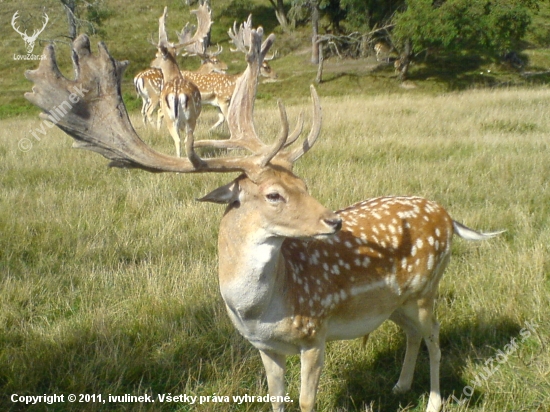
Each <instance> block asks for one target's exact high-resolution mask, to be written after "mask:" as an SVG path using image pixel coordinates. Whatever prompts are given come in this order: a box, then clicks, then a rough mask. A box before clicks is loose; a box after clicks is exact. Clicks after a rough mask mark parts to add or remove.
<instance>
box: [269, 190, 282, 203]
mask: <svg viewBox="0 0 550 412" xmlns="http://www.w3.org/2000/svg"><path fill="white" fill-rule="evenodd" d="M265 198H266V199H267V201H268V202H271V203H280V202H285V198H284V197H282V196H281V195H280V194H279V193H277V192H273V193H268V194H267V195H265Z"/></svg>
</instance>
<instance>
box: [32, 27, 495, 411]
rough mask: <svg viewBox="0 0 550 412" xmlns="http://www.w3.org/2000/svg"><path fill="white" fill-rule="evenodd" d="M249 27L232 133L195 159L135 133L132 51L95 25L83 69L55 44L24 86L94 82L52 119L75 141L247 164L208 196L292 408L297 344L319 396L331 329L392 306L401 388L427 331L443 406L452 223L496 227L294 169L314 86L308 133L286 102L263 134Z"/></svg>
mask: <svg viewBox="0 0 550 412" xmlns="http://www.w3.org/2000/svg"><path fill="white" fill-rule="evenodd" d="M262 35H263V31H262V30H261V28H260V29H258V30H257V31H255V30H251V41H250V48H249V51H248V53H247V62H248V67H247V69H246V71H245V72H244V73H243V75H242V76H241V77H240V78H239V79H238V81H237V84H236V86H235V92H234V95H233V98H232V103H231V105H230V107H229V111H228V119H227V120H228V126H229V130H230V133H231V137H230V138H229V139H228V140H215V141H211V142H208V141H203V142H202V143H201V141H198V142H194V141H193V140H192V137H193V136H192V135H190V136H189V140H188V142H187V143H188V144H187V145H186V149H187V158H175V157H172V156H166V155H163V154H160V153H157V152H155V151H154V150H152V149H151V148H150V147H148V146H147V145H146V144H145V143H144V142H143V141H142V140H141V139H139V137H138V136H137V135H136V133H135V131H134V129H133V128H132V126H131V124H130V122H129V120H128V115H127V113H126V111H125V108H124V105H123V103H122V97H121V95H120V84H121V81H122V74H123V71H124V68H125V67H126V64H127V63H124V62H122V63H121V62H118V61H116V60H114V59H113V58H112V57H111V56H110V55H109V54H108V52H107V50H106V49H105V47H104V46H103V45H100V52H99V53H97V54H96V55H93V54H91V52H90V47H89V40H88V38H87V37H85V36H84V37H79V38H78V39H77V40H76V41H75V44H74V49H75V52H74V55H75V56H76V57H77V58H75V60H74V64H75V65H76V70H75V72H76V73H77V78H76V79H75V80H74V81H69V80H67V79H65V78H64V77H63V76H62V75H61V74H60V72H59V69H58V68H57V64H56V62H55V56H54V53H53V47H52V46H48V47H47V48H46V49H45V51H44V56H45V57H46V58H45V59H44V60H42V61H41V62H40V66H39V68H38V69H37V70H34V71H30V72H27V73H26V76H27V78H29V79H30V80H32V81H33V82H34V83H35V85H34V87H33V92H32V93H27V94H26V97H27V99H29V100H30V101H31V102H32V103H34V104H35V105H37V106H39V107H40V108H41V109H42V110H43V111H44V112H45V114H44V116H46V115H47V113H48V112H49V111H51V110H53V109H54V108H55V107H58V106H59V105H60V104H61V103H62V102H63V101H64V100H65V99H66V96H67V95H68V94H69V93H70V91H71V87H73V85H74V84H80V85H81V87H83V88H85V89H87V90H89V91H88V92H87V93H86V95H85V96H84V97H83V98H82V100H81V101H80V102H79V105H78V107H75V108H71V110H69V111H68V112H67V113H66V115H65V116H64V117H63V118H62V119H60V121H59V122H58V123H57V126H58V127H60V128H61V129H62V130H64V131H66V132H67V133H68V134H70V135H71V136H72V137H74V138H75V139H76V140H77V146H78V147H82V148H85V149H88V150H93V151H96V152H98V153H100V154H102V155H103V156H105V157H107V158H109V159H111V165H112V166H118V167H132V168H141V169H144V170H147V171H150V172H179V173H201V172H203V173H204V172H235V171H240V172H241V173H242V174H241V175H240V176H239V177H237V178H236V179H234V180H233V181H231V182H229V183H228V184H226V185H225V186H222V187H219V188H218V189H216V190H214V191H212V192H211V193H209V194H208V195H206V196H205V197H203V198H202V199H201V200H203V201H209V202H215V203H222V204H226V205H227V207H226V210H225V213H224V215H223V218H222V220H221V223H220V229H219V238H218V253H219V264H218V268H219V269H218V270H219V284H220V290H221V294H222V297H223V299H224V302H225V304H226V307H227V310H228V314H229V317H230V318H231V320H232V321H233V323H234V325H235V327H236V328H237V329H238V330H239V332H240V333H241V334H242V335H243V336H244V337H245V338H246V339H248V340H249V341H250V342H251V344H252V345H254V346H255V347H256V348H258V350H259V351H260V354H261V358H262V361H263V363H264V365H265V369H266V373H267V382H268V386H269V394H270V395H271V396H274V397H278V398H275V402H273V403H272V406H273V410H274V411H277V412H280V411H283V410H284V403H283V402H282V401H281V400H282V399H283V398H284V396H285V394H286V392H285V379H284V374H285V365H286V362H285V358H286V356H287V355H293V354H299V355H300V356H301V365H302V366H301V390H300V409H301V411H302V412H311V411H312V410H313V409H314V405H315V397H316V393H317V387H318V383H319V379H320V376H321V370H322V367H323V362H324V355H325V346H326V342H327V341H330V340H336V339H353V338H357V337H363V336H365V335H368V334H369V333H370V332H372V331H373V330H375V329H376V328H377V327H378V326H379V325H380V324H382V323H383V322H384V321H385V320H387V319H389V320H391V321H393V322H395V323H396V324H398V325H400V326H401V327H402V328H403V329H404V331H405V333H406V335H407V349H406V354H405V360H404V362H403V367H402V371H401V374H400V376H399V380H398V382H397V384H396V385H395V388H394V390H395V391H396V392H402V391H406V390H408V389H409V388H410V386H411V383H412V379H413V372H414V367H415V363H416V358H417V355H418V350H419V347H420V343H421V341H422V340H424V342H425V343H426V346H427V347H428V353H429V358H430V375H431V379H430V396H429V400H428V407H427V411H429V412H436V411H439V410H440V409H441V404H442V401H441V396H440V390H439V363H440V356H441V353H440V349H439V325H438V323H437V321H436V319H435V316H434V314H433V307H434V299H435V297H436V295H437V288H438V283H439V280H440V279H441V276H442V275H443V272H444V270H445V268H446V266H447V264H448V262H449V259H450V253H451V242H452V238H453V235H454V234H458V235H461V236H465V237H466V238H487V237H491V236H494V235H495V234H496V233H489V234H477V235H473V233H476V232H474V231H472V230H471V229H467V228H466V227H464V226H463V225H460V224H457V223H453V220H452V219H451V217H450V216H449V214H448V213H447V212H446V211H445V209H444V208H443V207H442V206H440V205H439V204H437V203H435V202H432V201H429V200H426V199H423V198H419V197H382V198H377V199H370V200H366V201H363V202H360V203H357V204H355V205H352V206H349V207H347V208H345V209H342V210H340V211H338V212H332V211H330V210H329V209H327V208H326V207H324V206H323V205H321V204H320V203H319V202H318V201H317V200H316V199H315V198H313V197H312V196H311V195H310V194H309V193H308V191H307V187H306V185H305V183H304V182H303V181H302V180H301V179H300V178H299V177H297V176H296V175H294V174H293V173H292V167H293V164H294V163H295V162H296V161H297V160H298V159H299V158H300V157H301V156H303V155H304V154H306V153H307V152H308V150H310V149H311V147H313V145H314V144H315V142H316V140H317V138H318V136H319V134H320V131H321V108H320V103H319V98H318V96H317V93H316V91H315V89H314V88H313V87H312V88H311V96H312V101H313V115H312V118H313V121H312V126H311V131H310V133H309V135H308V136H307V137H306V139H305V140H304V141H303V142H302V143H301V144H300V145H298V147H295V148H292V147H291V146H290V144H291V142H292V141H294V140H296V138H297V137H298V135H299V134H300V131H301V126H302V125H301V123H302V122H301V120H300V121H299V122H298V123H299V126H298V128H297V129H296V131H295V132H293V133H289V127H288V126H289V125H288V121H287V117H286V112H285V110H284V107H283V106H282V104H280V103H279V115H280V118H281V124H282V127H281V131H280V133H279V136H278V137H277V138H276V139H274V140H273V143H272V144H270V145H266V144H265V143H263V142H262V140H260V139H259V138H258V136H257V134H256V131H255V128H254V124H253V108H254V99H255V94H256V88H257V79H258V75H259V71H260V67H261V63H262V60H263V58H264V57H265V55H266V53H267V52H268V50H269V48H270V47H271V45H272V43H273V41H274V37H273V35H271V36H269V37H268V38H267V39H266V40H265V42H264V43H263V44H262V39H263V36H262ZM200 145H208V146H212V147H226V148H233V149H244V150H247V151H248V152H251V154H249V155H248V156H240V157H225V158H205V159H202V158H200V157H199V156H198V155H197V153H195V152H194V149H195V147H197V146H200Z"/></svg>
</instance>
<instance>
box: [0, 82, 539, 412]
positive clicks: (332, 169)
mask: <svg viewBox="0 0 550 412" xmlns="http://www.w3.org/2000/svg"><path fill="white" fill-rule="evenodd" d="M325 88H329V86H327V85H326V84H322V85H320V86H319V93H320V95H321V102H322V106H323V132H322V136H321V137H320V141H319V142H318V143H317V145H316V146H315V148H314V149H313V150H312V151H311V152H309V153H308V154H307V156H305V157H304V159H303V160H301V161H300V162H299V163H298V164H297V166H296V173H297V174H298V175H300V176H302V177H303V178H304V179H305V180H306V181H307V182H308V185H309V187H310V191H311V192H312V194H313V195H314V196H315V197H316V198H318V199H319V200H320V201H321V202H322V203H323V204H325V205H327V206H328V207H331V208H333V209H339V208H342V207H345V206H347V205H348V204H351V203H353V202H356V201H359V200H362V199H365V198H369V197H374V196H379V195H389V194H396V195H399V194H405V195H407V194H415V195H421V196H425V197H428V198H431V199H434V200H437V201H438V202H440V203H441V204H443V205H444V206H445V207H446V208H447V210H448V211H449V212H450V213H451V215H452V217H453V218H454V219H457V220H459V221H462V222H464V223H465V224H467V225H469V226H471V227H474V228H477V229H480V230H496V229H507V232H506V233H505V234H504V235H502V236H500V237H499V238H497V239H494V240H491V241H488V242H482V243H469V242H466V241H463V240H460V239H457V240H456V241H455V243H454V246H453V259H452V261H451V265H450V267H449V269H448V271H447V273H446V274H445V276H444V277H443V280H442V282H441V287H440V298H439V301H438V304H437V314H438V317H439V320H440V322H441V325H442V326H441V345H442V366H441V387H442V394H443V396H444V397H445V398H446V399H447V406H446V407H447V410H449V411H453V412H454V411H464V412H466V411H467V412H470V411H476V412H477V411H487V412H489V411H491V412H493V411H504V410H514V411H546V410H548V409H547V405H548V402H549V401H550V395H549V394H550V378H549V375H548V373H549V370H550V356H549V355H548V351H547V349H546V348H547V347H548V344H549V337H550V328H549V326H548V321H547V318H548V316H547V314H548V310H549V309H550V266H549V265H548V262H547V261H548V254H549V251H550V250H549V245H550V229H549V228H550V213H549V212H548V205H549V204H550V190H549V188H548V176H549V174H550V166H549V162H548V150H549V144H548V139H547V136H548V133H549V131H550V118H549V117H548V115H547V113H548V112H549V111H550V90H548V89H547V88H526V89H516V88H509V89H500V90H494V91H483V90H471V91H465V92H460V93H445V94H440V95H432V94H422V93H418V92H414V93H412V94H408V95H407V94H380V95H375V96H368V95H365V96H359V97H357V96H351V97H343V98H342V97H331V96H326V94H325ZM327 94H330V91H329V92H328V93H327ZM274 95H275V93H274ZM288 106H289V107H288V111H289V118H290V119H291V121H293V120H295V119H296V118H297V116H298V112H299V111H300V110H301V109H302V108H305V109H306V114H308V113H309V102H308V99H307V90H304V92H303V98H302V99H297V98H296V99H294V101H293V102H292V103H291V104H289V105H288ZM215 117H216V114H215V112H214V111H211V110H206V111H205V116H204V117H202V118H201V119H200V123H199V125H198V128H197V135H198V137H199V138H201V137H203V136H205V134H206V130H207V129H208V127H209V125H211V124H212V123H213V122H214V119H215ZM256 119H257V126H258V130H259V134H260V135H261V136H265V138H266V139H269V138H270V137H271V138H273V137H275V136H276V134H277V129H278V115H277V111H276V106H275V104H274V102H273V101H270V100H268V101H260V102H258V107H257V110H256ZM133 121H134V124H136V127H137V129H138V132H139V133H140V135H141V136H143V138H144V139H145V140H146V141H147V142H149V143H150V144H151V145H153V146H154V147H155V148H157V149H159V150H162V151H164V152H168V153H172V152H173V150H174V149H173V144H172V142H171V139H170V138H169V137H168V136H167V133H166V132H162V133H156V132H154V131H151V130H150V129H147V130H146V129H144V127H143V126H141V119H138V118H137V116H133ZM38 124H39V120H38V118H36V117H33V118H30V119H24V118H23V119H5V120H2V129H3V131H4V133H3V134H2V136H1V137H0V139H1V140H0V157H1V159H0V173H1V176H2V178H1V179H0V185H1V187H2V201H1V202H0V230H1V233H2V236H1V237H0V271H1V273H2V280H1V282H0V388H1V389H0V390H1V394H0V409H1V410H6V411H23V410H24V411H45V410H48V411H73V410H74V411H81V410H85V411H188V410H192V409H193V410H195V409H197V410H201V411H208V412H210V411H227V410H235V411H253V410H254V411H256V410H263V411H267V410H269V407H268V405H265V404H242V405H236V404H229V405H228V404H226V403H207V404H204V405H201V406H199V407H191V406H188V405H185V404H181V403H164V404H160V403H158V402H157V403H155V404H141V403H135V404H123V403H116V404H105V405H103V404H93V403H87V404H69V403H64V404H54V405H48V406H46V405H44V404H41V405H36V406H22V405H20V404H13V403H12V402H11V401H10V396H11V395H12V394H21V395H40V394H53V393H57V394H65V395H68V394H70V393H88V394H102V395H103V397H107V396H108V395H109V394H112V395H124V394H132V395H140V394H143V393H148V394H153V395H155V396H156V395H157V394H159V393H166V394H167V393H172V394H188V395H193V396H207V395H213V394H217V395H228V396H232V395H244V394H249V395H261V394H265V393H266V392H267V387H266V384H265V378H264V371H263V367H262V365H261V361H260V359H259V355H258V353H257V351H255V350H254V349H253V348H252V346H251V345H250V344H249V343H248V342H247V341H245V340H244V339H243V338H242V337H240V335H239V334H238V333H237V332H236V331H235V329H234V328H233V326H232V325H231V323H230V321H229V319H228V317H227V314H226V313H225V307H224V305H223V302H222V299H221V296H220V294H219V292H218V286H217V276H216V270H217V269H216V266H217V265H216V233H217V226H218V223H219V219H220V218H221V215H222V213H223V210H222V207H219V206H215V205H210V204H203V203H197V202H195V201H194V199H195V198H197V197H200V196H201V195H204V194H205V193H207V192H208V191H210V190H211V189H213V188H215V187H217V186H218V185H220V184H223V183H225V182H227V181H228V180H229V179H230V178H231V177H230V176H220V175H153V174H148V173H145V172H140V171H126V170H118V169H107V168H106V167H105V165H106V161H105V160H104V159H103V158H101V157H99V156H97V155H95V154H91V153H87V152H83V151H77V150H71V149H70V145H71V139H70V138H69V137H67V136H65V135H63V133H62V132H60V131H58V130H55V129H54V130H50V131H49V132H48V134H47V135H46V136H45V137H43V138H42V139H41V140H40V141H36V140H35V139H34V138H33V137H32V136H31V135H30V134H29V130H32V129H33V128H36V127H38ZM224 133H226V132H221V133H220V135H222V136H223V135H225V134H224ZM23 138H27V139H30V141H31V143H32V144H33V145H32V148H31V149H30V150H29V151H27V152H22V151H21V150H20V149H19V148H18V144H19V142H20V140H21V139H23ZM526 321H530V322H534V323H535V324H537V325H538V326H537V327H536V329H535V331H534V332H533V333H532V334H531V336H529V337H528V338H527V339H525V340H524V341H523V342H521V343H519V344H518V348H517V350H516V351H515V352H514V353H513V354H511V355H510V356H509V357H508V359H507V360H506V362H503V363H502V364H499V370H498V371H497V372H496V373H495V374H494V375H492V376H491V377H490V378H488V379H487V380H480V381H479V382H480V385H478V386H476V387H475V391H474V393H473V394H472V396H471V397H470V396H466V395H464V392H463V390H464V388H465V387H467V386H469V385H471V382H473V381H475V380H476V379H478V380H479V376H480V375H479V374H480V373H485V374H486V372H484V367H486V362H487V361H488V360H490V359H491V358H494V359H496V358H495V356H496V355H497V353H498V352H497V351H498V350H504V348H505V347H506V345H507V344H509V343H510V341H511V340H512V339H514V338H516V339H517V340H518V341H519V339H520V338H521V337H522V335H521V330H522V328H523V327H524V325H525V322H526ZM403 355H404V337H403V334H402V333H401V332H400V331H399V330H398V328H397V327H396V326H394V325H393V324H389V323H387V324H384V325H383V326H382V327H381V328H380V329H379V330H377V331H376V332H374V333H373V334H372V336H371V338H370V340H369V342H368V344H367V346H366V348H363V347H362V346H361V343H360V341H349V342H333V343H330V344H329V345H328V351H327V361H326V367H325V370H324V372H323V375H322V378H321V383H320V389H319V396H318V403H317V410H318V411H321V412H325V411H327V412H328V411H365V410H366V407H367V406H369V407H372V409H367V410H373V411H396V410H399V411H423V410H424V409H425V407H426V401H427V394H428V391H429V368H428V362H427V354H426V351H425V350H424V349H423V350H422V352H421V355H420V357H419V361H418V364H417V370H416V377H415V382H414V384H413V388H412V391H411V392H410V393H408V394H405V395H400V396H395V395H393V394H392V393H391V388H392V386H393V384H394V383H395V382H396V380H397V378H398V376H399V370H400V366H401V362H402V359H403ZM287 383H288V392H289V394H290V396H291V397H292V398H293V399H294V403H293V404H291V407H290V408H289V410H291V411H295V410H297V407H296V405H297V398H298V393H299V360H298V358H297V357H291V358H289V360H288V371H287ZM467 393H469V392H467ZM461 394H462V395H461ZM452 395H454V396H456V397H457V399H465V400H466V401H467V403H464V404H458V403H456V402H454V401H453V400H452V397H451V396H452Z"/></svg>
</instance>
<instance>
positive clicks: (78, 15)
mask: <svg viewBox="0 0 550 412" xmlns="http://www.w3.org/2000/svg"><path fill="white" fill-rule="evenodd" d="M59 1H60V2H61V4H62V5H63V8H64V9H65V14H66V15H67V23H68V26H69V33H68V37H69V39H71V41H73V40H74V39H76V36H77V34H78V27H86V28H87V32H88V33H89V34H96V33H97V31H98V27H99V26H101V24H102V22H103V20H105V19H106V18H108V17H109V16H110V12H109V11H108V10H107V9H105V8H104V7H103V4H102V3H103V2H102V1H101V0H95V1H93V2H87V1H83V0H59Z"/></svg>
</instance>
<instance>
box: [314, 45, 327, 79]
mask: <svg viewBox="0 0 550 412" xmlns="http://www.w3.org/2000/svg"><path fill="white" fill-rule="evenodd" d="M319 43H320V42H319ZM324 62H325V58H324V56H323V45H322V44H319V66H318V67H317V78H316V79H315V83H317V84H320V83H321V82H322V81H323V63H324Z"/></svg>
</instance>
